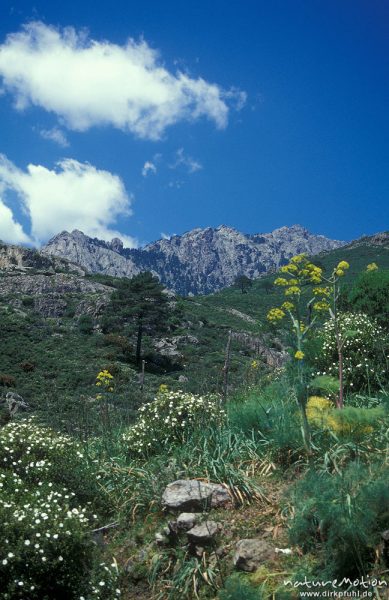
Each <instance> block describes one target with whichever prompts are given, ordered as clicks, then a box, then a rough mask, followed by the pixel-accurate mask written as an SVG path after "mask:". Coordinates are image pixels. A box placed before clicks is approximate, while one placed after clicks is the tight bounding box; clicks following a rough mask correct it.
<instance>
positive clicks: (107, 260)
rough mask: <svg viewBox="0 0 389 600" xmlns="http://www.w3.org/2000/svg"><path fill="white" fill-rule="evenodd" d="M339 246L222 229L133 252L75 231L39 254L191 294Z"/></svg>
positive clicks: (312, 238) (285, 230)
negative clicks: (153, 279) (144, 275)
mask: <svg viewBox="0 0 389 600" xmlns="http://www.w3.org/2000/svg"><path fill="white" fill-rule="evenodd" d="M341 245H343V242H339V241H336V240H330V239H328V238H325V237H324V236H321V235H314V234H311V233H310V232H309V231H307V230H306V229H305V228H303V227H301V226H300V225H294V226H292V227H281V228H279V229H276V230H274V231H273V232H271V233H265V234H254V235H248V234H244V233H241V232H239V231H237V230H236V229H233V228H231V227H226V226H224V225H221V226H220V227H217V228H212V227H208V228H206V229H200V228H198V229H193V230H192V231H189V232H187V233H185V234H183V235H175V236H173V237H171V238H170V239H165V240H158V241H157V242H154V243H151V244H148V245H147V246H145V247H144V248H142V249H136V250H135V249H126V248H123V244H122V243H121V241H120V240H118V239H114V240H112V242H104V241H102V240H98V239H96V238H90V237H88V236H86V235H84V234H83V233H82V232H80V231H77V230H76V231H73V232H72V233H68V232H62V233H60V234H58V235H57V236H55V237H54V238H52V239H51V240H50V241H49V242H48V243H47V244H46V246H45V247H44V248H43V250H42V251H43V253H44V254H46V255H54V256H61V257H63V258H66V259H68V260H69V261H72V262H75V263H77V264H79V265H81V266H82V267H83V268H85V269H87V270H88V271H90V272H92V273H103V274H107V275H114V276H116V277H131V276H133V275H136V274H137V273H139V272H140V271H152V272H154V273H155V274H157V275H158V276H159V278H160V279H161V281H162V283H163V284H164V285H166V286H167V287H169V288H171V289H173V290H174V291H176V292H177V293H180V294H182V295H191V294H208V293H212V292H215V291H217V290H220V289H222V288H224V287H226V286H228V285H231V284H232V283H233V281H234V280H235V278H236V276H237V275H240V274H244V275H246V276H247V277H250V278H251V279H255V278H257V277H259V276H261V275H263V274H265V273H267V272H269V271H271V270H274V269H277V268H278V267H279V266H280V265H282V264H284V263H285V262H287V260H288V259H289V258H290V257H291V256H293V255H294V254H298V253H301V252H306V253H307V254H309V255H313V254H317V253H319V252H322V251H325V250H331V249H333V248H338V247H339V246H341Z"/></svg>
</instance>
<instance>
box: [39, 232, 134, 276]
mask: <svg viewBox="0 0 389 600" xmlns="http://www.w3.org/2000/svg"><path fill="white" fill-rule="evenodd" d="M122 252H124V250H123V243H122V242H121V240H119V239H118V238H114V239H113V240H112V242H110V243H108V242H104V241H102V240H98V239H96V238H90V237H88V236H87V235H84V234H83V233H82V231H78V230H77V229H75V230H74V231H72V233H68V232H67V231H63V232H62V233H60V234H59V235H56V236H55V237H53V238H52V239H51V240H50V241H49V242H48V244H46V246H44V247H43V248H42V254H43V255H46V256H61V257H62V258H67V259H68V260H69V261H71V262H74V263H77V264H78V265H81V266H82V267H83V268H84V269H86V270H87V271H89V272H90V273H102V274H104V275H113V276H114V277H133V276H134V275H137V274H138V273H140V271H141V269H139V268H138V267H137V266H136V264H135V263H134V261H133V260H132V259H131V257H130V256H124V255H123V254H122Z"/></svg>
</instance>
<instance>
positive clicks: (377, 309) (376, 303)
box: [346, 270, 389, 327]
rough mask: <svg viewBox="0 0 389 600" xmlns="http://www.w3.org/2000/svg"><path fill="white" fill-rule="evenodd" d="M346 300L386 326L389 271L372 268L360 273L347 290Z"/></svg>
mask: <svg viewBox="0 0 389 600" xmlns="http://www.w3.org/2000/svg"><path fill="white" fill-rule="evenodd" d="M346 302H347V303H348V304H349V305H351V307H352V308H353V309H354V310H356V311H360V312H363V313H365V314H367V315H370V316H371V317H374V318H376V319H377V321H378V322H379V323H380V324H381V325H382V326H383V327H387V326H388V317H389V271H388V270H378V271H377V270H373V271H368V272H365V273H362V274H361V275H360V276H359V277H358V279H357V280H356V282H355V283H354V285H353V287H352V288H351V290H350V291H349V293H348V295H347V298H346Z"/></svg>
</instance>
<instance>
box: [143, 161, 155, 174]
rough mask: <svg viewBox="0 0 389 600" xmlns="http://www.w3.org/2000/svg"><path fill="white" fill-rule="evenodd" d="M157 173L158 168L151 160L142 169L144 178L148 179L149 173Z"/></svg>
mask: <svg viewBox="0 0 389 600" xmlns="http://www.w3.org/2000/svg"><path fill="white" fill-rule="evenodd" d="M156 172H157V167H156V166H155V164H154V163H152V162H151V161H150V160H146V162H145V164H144V165H143V168H142V175H143V177H147V175H148V174H149V173H153V174H154V175H155V174H156Z"/></svg>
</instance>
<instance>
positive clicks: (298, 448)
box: [228, 378, 303, 467]
mask: <svg viewBox="0 0 389 600" xmlns="http://www.w3.org/2000/svg"><path fill="white" fill-rule="evenodd" d="M228 415H229V423H230V426H231V427H232V429H233V430H234V431H240V432H242V433H244V434H245V435H246V436H247V437H249V438H251V439H254V440H255V443H256V447H257V451H258V453H259V454H260V455H263V456H267V457H268V459H269V460H271V461H274V462H275V463H277V464H279V465H281V466H284V467H286V466H289V465H291V464H293V463H294V462H295V461H297V460H299V458H300V457H301V455H302V454H303V445H302V439H301V421H300V416H299V411H298V407H297V402H296V398H295V396H294V391H293V390H292V389H291V388H290V386H289V385H288V382H287V381H286V380H285V378H283V379H282V380H281V381H279V382H276V383H275V384H272V385H270V386H268V387H267V388H265V389H264V390H263V389H260V388H259V389H257V390H255V389H254V390H252V392H251V393H250V396H249V398H248V399H247V400H244V399H243V401H242V400H241V401H236V402H231V404H230V406H229V410H228Z"/></svg>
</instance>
